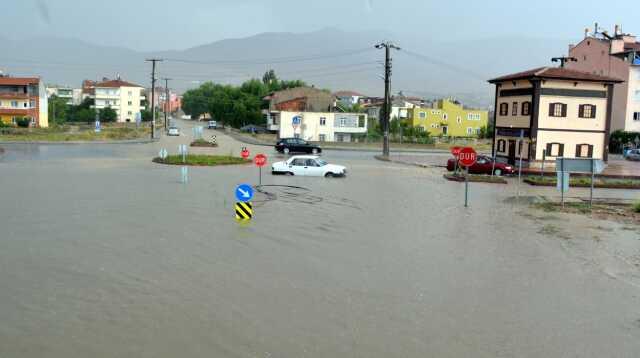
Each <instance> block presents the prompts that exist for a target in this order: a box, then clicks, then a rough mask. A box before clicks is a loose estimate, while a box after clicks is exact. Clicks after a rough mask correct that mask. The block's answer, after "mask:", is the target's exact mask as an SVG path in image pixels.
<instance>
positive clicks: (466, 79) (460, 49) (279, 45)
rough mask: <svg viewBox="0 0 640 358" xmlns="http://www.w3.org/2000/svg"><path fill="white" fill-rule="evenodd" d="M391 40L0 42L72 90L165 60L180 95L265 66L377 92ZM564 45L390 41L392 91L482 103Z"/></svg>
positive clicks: (289, 37)
mask: <svg viewBox="0 0 640 358" xmlns="http://www.w3.org/2000/svg"><path fill="white" fill-rule="evenodd" d="M392 38H397V36H394V35H392V34H385V33H375V32H357V33H355V32H343V31H340V30H337V29H332V28H327V29H323V30H319V31H314V32H308V33H262V34H258V35H254V36H250V37H246V38H238V39H226V40H221V41H216V42H213V43H210V44H205V45H202V46H197V47H193V48H189V49H186V50H182V51H157V52H153V53H145V52H138V51H134V50H131V49H127V48H121V47H105V46H99V45H94V44H90V43H87V42H83V41H80V40H75V39H62V38H42V37H41V38H33V39H30V40H26V41H19V42H18V41H11V40H8V39H6V38H2V37H0V46H2V48H3V51H2V53H1V54H0V69H2V70H4V71H6V72H9V73H12V74H15V75H40V76H42V77H43V78H44V80H45V82H47V83H56V84H63V85H71V86H76V87H78V86H80V82H81V81H82V80H83V79H85V78H86V79H99V78H101V77H103V76H106V77H114V76H116V75H117V74H120V75H121V76H122V77H123V78H125V79H127V80H129V81H132V82H137V83H139V84H141V85H145V86H150V84H149V82H150V68H151V66H150V64H148V63H146V62H145V61H144V60H145V58H148V57H152V56H153V57H161V58H165V59H167V60H166V61H164V62H162V63H160V64H159V66H158V69H159V74H158V77H164V76H168V77H171V78H174V80H173V81H172V82H171V83H170V86H171V87H174V88H176V89H178V90H180V91H183V90H186V89H187V88H190V87H194V86H197V85H198V83H200V82H202V81H207V80H213V81H216V82H222V83H240V82H242V81H244V80H246V79H248V78H250V77H260V76H261V75H262V73H264V71H266V70H268V69H270V68H273V69H274V70H275V71H276V73H277V74H278V75H279V77H281V78H286V79H298V78H299V79H303V80H305V81H307V82H308V83H312V84H314V85H315V86H317V87H321V88H330V89H332V90H341V89H350V90H356V91H358V92H362V93H365V94H370V95H380V94H382V91H383V82H382V80H381V79H380V78H379V76H380V75H382V74H383V68H382V61H383V60H384V53H383V51H381V50H376V49H374V48H373V45H374V44H375V43H377V42H380V41H381V40H383V39H392ZM569 42H570V41H569V40H550V39H535V38H520V37H497V38H490V39H469V40H468V41H455V42H435V41H433V40H432V39H428V38H424V39H423V38H417V37H416V38H403V39H401V40H398V41H395V43H396V44H398V45H399V46H401V47H402V50H401V51H394V52H393V77H392V91H393V92H394V93H397V92H398V91H400V90H402V91H403V92H404V93H405V94H411V95H420V96H424V97H427V98H432V97H439V96H454V97H457V98H459V99H461V100H462V101H463V102H465V104H468V105H475V106H487V105H490V104H491V101H492V96H493V90H492V89H491V87H490V86H489V85H488V84H487V83H486V80H487V79H489V78H491V77H493V76H497V75H499V74H505V73H509V72H514V71H519V70H523V69H527V68H531V67H537V66H542V65H545V64H549V59H550V58H551V57H552V56H557V55H560V54H564V53H566V51H567V45H568V43H569ZM167 47H173V44H170V45H169V46H167ZM175 60H181V61H175Z"/></svg>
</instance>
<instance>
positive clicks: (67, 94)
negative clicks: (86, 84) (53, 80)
mask: <svg viewBox="0 0 640 358" xmlns="http://www.w3.org/2000/svg"><path fill="white" fill-rule="evenodd" d="M51 96H56V97H58V98H62V99H65V100H66V101H67V104H68V105H70V106H71V105H79V104H80V102H82V90H81V89H80V88H71V87H64V86H62V87H61V86H47V97H49V98H50V97H51Z"/></svg>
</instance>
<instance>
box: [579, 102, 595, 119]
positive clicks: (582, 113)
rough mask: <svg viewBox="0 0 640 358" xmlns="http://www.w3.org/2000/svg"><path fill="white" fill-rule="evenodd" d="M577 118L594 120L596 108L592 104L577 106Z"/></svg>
mask: <svg viewBox="0 0 640 358" xmlns="http://www.w3.org/2000/svg"><path fill="white" fill-rule="evenodd" d="M578 117H580V118H596V106H594V105H592V104H581V105H580V106H578Z"/></svg>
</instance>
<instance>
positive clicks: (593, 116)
mask: <svg viewBox="0 0 640 358" xmlns="http://www.w3.org/2000/svg"><path fill="white" fill-rule="evenodd" d="M591 118H596V106H594V105H592V106H591Z"/></svg>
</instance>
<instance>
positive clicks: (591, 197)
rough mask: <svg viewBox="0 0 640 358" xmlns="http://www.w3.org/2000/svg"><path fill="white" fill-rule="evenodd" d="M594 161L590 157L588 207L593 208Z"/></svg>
mask: <svg viewBox="0 0 640 358" xmlns="http://www.w3.org/2000/svg"><path fill="white" fill-rule="evenodd" d="M595 167H596V161H595V159H593V158H591V193H590V195H589V209H593V185H594V184H593V181H594V180H595V178H596V168H595Z"/></svg>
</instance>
